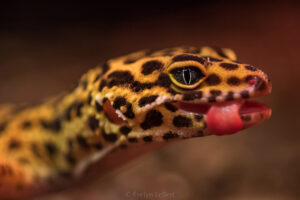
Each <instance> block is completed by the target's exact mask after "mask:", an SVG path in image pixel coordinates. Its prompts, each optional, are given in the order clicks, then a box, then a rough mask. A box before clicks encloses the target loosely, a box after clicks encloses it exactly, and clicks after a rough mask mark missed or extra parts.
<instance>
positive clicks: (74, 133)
mask: <svg viewBox="0 0 300 200" xmlns="http://www.w3.org/2000/svg"><path fill="white" fill-rule="evenodd" d="M231 57H232V56H231V53H230V52H228V51H227V50H225V49H222V48H217V47H203V48H194V47H184V48H171V49H165V50H161V51H144V52H139V53H138V54H130V55H128V56H124V57H119V58H116V59H111V60H107V61H105V62H104V63H103V64H101V65H99V66H98V67H96V68H95V69H92V70H90V71H89V72H87V73H86V74H85V75H84V76H82V78H81V80H80V81H79V84H78V85H77V86H76V87H77V88H75V89H73V90H72V92H70V93H68V94H66V95H62V97H60V98H57V99H56V100H55V101H53V100H51V101H46V102H45V103H44V104H42V105H37V106H28V107H25V108H23V109H19V110H16V111H13V112H12V113H8V114H7V115H6V114H4V115H1V112H0V115H1V119H0V120H1V122H0V146H1V147H3V148H4V149H5V151H1V152H0V158H3V157H4V158H7V159H8V161H9V162H11V163H12V164H9V165H8V169H10V172H9V171H7V174H10V176H11V178H10V182H9V184H10V183H13V184H11V185H12V186H11V187H10V188H9V189H10V190H11V191H13V192H15V193H18V194H20V195H21V196H20V197H21V199H24V198H27V197H26V196H22V195H23V194H27V193H26V192H27V191H26V189H24V188H26V187H29V188H30V184H31V183H35V182H30V184H29V183H27V182H24V180H23V179H20V178H19V177H18V176H17V173H16V172H15V171H14V170H15V169H18V167H19V166H22V168H21V169H20V172H21V173H26V174H25V175H28V176H29V179H28V180H33V181H35V180H40V181H42V182H43V181H45V182H46V181H47V182H48V183H49V186H52V185H53V186H54V185H55V183H56V182H57V180H62V179H70V180H71V177H72V174H74V171H73V170H74V169H76V168H77V166H79V165H84V163H83V162H85V161H86V160H87V158H89V157H90V156H91V155H94V154H95V153H96V152H99V153H100V155H101V153H102V152H107V149H109V148H110V147H114V146H117V147H120V148H122V149H124V148H127V147H129V146H130V145H134V144H133V143H142V144H144V145H147V143H151V142H157V141H162V140H164V141H173V140H176V139H184V138H190V137H201V136H204V135H207V134H209V133H208V132H207V127H206V126H207V125H206V115H205V114H204V113H205V112H199V113H189V112H186V111H183V109H182V108H181V107H180V106H182V105H184V104H190V103H198V102H201V103H202V102H204V103H214V102H216V101H217V100H218V102H219V101H233V100H235V99H237V98H238V99H242V98H243V99H248V98H250V96H251V95H255V93H258V94H264V93H265V92H266V91H267V90H268V89H269V87H270V86H269V85H270V83H269V78H268V77H267V75H266V74H264V73H263V72H262V71H260V70H259V69H258V68H255V67H253V66H251V65H248V64H244V63H241V62H238V61H236V60H235V58H231ZM190 61H193V62H194V63H195V62H197V63H195V64H197V65H199V64H200V65H203V66H204V67H205V70H206V77H205V78H203V82H201V83H200V84H199V85H197V87H196V88H193V89H184V88H178V87H176V85H174V84H173V83H172V80H171V79H170V76H169V74H168V73H169V71H168V67H169V66H170V65H171V64H174V63H175V64H179V65H190V63H191V62H190ZM249 88H250V89H252V90H249ZM250 92H251V93H250ZM253 93H254V94H253ZM107 101H109V103H111V108H110V109H111V110H112V113H113V111H115V112H117V113H113V114H116V116H115V118H120V119H121V118H122V119H121V120H119V119H118V120H119V121H118V120H116V121H115V120H112V118H110V117H112V116H110V115H112V114H110V113H109V112H108V109H107V108H106V106H107V105H108V104H107V103H105V102H107ZM182 101H184V104H181V103H182ZM149 105H151V106H149ZM201 113H202V114H201ZM260 117H262V118H263V117H264V116H263V115H262V116H260ZM241 119H242V120H243V122H245V124H247V125H249V124H250V125H251V123H253V121H255V118H253V119H252V116H251V115H248V114H247V115H242V116H241ZM7 152H9V156H8V154H7ZM113 152H115V151H114V149H112V151H110V152H109V153H113ZM5 153H6V154H7V155H5ZM100 159H101V158H100ZM1 166H2V163H1V161H0V176H1V177H2V171H1V170H2V168H1ZM37 166H39V167H37ZM25 169H26V170H28V171H25ZM27 172H29V173H28V174H27ZM31 174H32V175H31ZM3 180H4V179H1V180H0V199H2V197H3V196H4V197H5V195H6V193H3V192H2V190H1V187H3V185H5V184H6V182H3ZM31 189H32V188H31ZM47 189H48V188H47ZM49 189H51V188H49ZM21 190H22V191H24V193H23V194H22V193H21V192H20V191H21ZM37 190H39V188H37ZM34 191H36V189H35V190H34ZM28 198H31V196H28ZM4 199H5V198H4Z"/></svg>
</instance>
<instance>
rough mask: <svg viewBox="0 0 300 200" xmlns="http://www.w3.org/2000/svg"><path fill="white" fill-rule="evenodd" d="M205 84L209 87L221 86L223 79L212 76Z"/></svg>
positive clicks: (215, 75)
mask: <svg viewBox="0 0 300 200" xmlns="http://www.w3.org/2000/svg"><path fill="white" fill-rule="evenodd" d="M205 83H206V84H207V85H209V86H212V85H219V84H220V83H221V78H220V77H219V76H218V75H217V74H211V75H209V76H208V77H207V78H206V79H205Z"/></svg>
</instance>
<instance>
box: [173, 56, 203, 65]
mask: <svg viewBox="0 0 300 200" xmlns="http://www.w3.org/2000/svg"><path fill="white" fill-rule="evenodd" d="M189 60H193V61H196V62H199V63H201V64H204V63H205V60H204V58H202V57H198V56H193V55H189V54H182V55H178V56H175V57H174V58H173V61H174V62H177V61H189Z"/></svg>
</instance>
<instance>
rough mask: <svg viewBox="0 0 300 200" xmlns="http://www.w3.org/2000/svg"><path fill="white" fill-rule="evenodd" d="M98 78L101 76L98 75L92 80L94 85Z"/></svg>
mask: <svg viewBox="0 0 300 200" xmlns="http://www.w3.org/2000/svg"><path fill="white" fill-rule="evenodd" d="M100 77H101V75H100V74H97V75H96V76H95V79H94V81H93V83H96V82H97V81H98V80H99V79H100Z"/></svg>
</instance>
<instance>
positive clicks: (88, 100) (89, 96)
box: [87, 92, 92, 105]
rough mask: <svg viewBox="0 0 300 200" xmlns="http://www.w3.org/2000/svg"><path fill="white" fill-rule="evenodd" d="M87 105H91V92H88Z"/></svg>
mask: <svg viewBox="0 0 300 200" xmlns="http://www.w3.org/2000/svg"><path fill="white" fill-rule="evenodd" d="M87 103H88V104H89V105H91V103H92V93H91V92H89V95H88V98H87Z"/></svg>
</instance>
